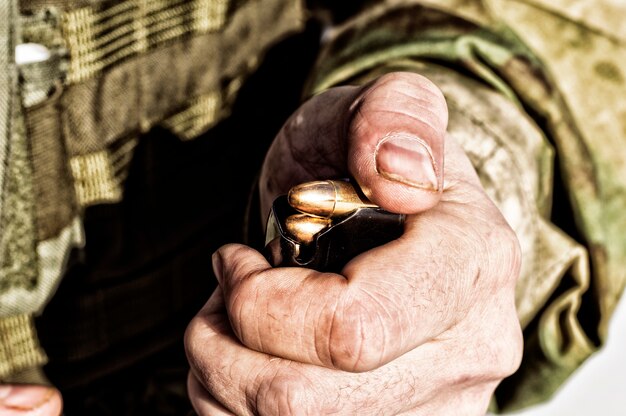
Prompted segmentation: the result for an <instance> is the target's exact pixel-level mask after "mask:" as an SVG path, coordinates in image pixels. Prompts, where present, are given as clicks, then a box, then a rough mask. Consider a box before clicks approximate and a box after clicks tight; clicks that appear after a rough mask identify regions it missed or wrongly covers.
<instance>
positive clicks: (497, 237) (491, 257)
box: [484, 220, 522, 290]
mask: <svg viewBox="0 0 626 416" xmlns="http://www.w3.org/2000/svg"><path fill="white" fill-rule="evenodd" d="M503 221H504V220H503ZM484 238H485V240H486V242H485V246H486V248H487V250H486V253H488V256H487V260H488V267H489V268H490V269H491V270H492V272H493V273H494V277H495V279H494V281H493V282H494V283H495V284H496V285H497V286H498V287H501V288H504V289H507V290H511V289H512V288H514V286H515V283H516V282H517V278H518V276H519V273H520V268H521V264H522V250H521V247H520V243H519V240H518V238H517V235H516V234H515V232H514V231H513V230H512V229H511V228H510V227H509V226H508V225H507V224H502V225H501V226H496V227H493V226H492V227H491V228H490V229H489V230H488V231H487V232H486V233H485V236H484Z"/></svg>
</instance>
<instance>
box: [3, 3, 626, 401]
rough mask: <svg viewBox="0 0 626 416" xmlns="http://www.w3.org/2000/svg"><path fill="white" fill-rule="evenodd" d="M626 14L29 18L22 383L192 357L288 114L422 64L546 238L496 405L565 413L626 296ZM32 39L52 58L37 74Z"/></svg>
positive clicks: (194, 8)
mask: <svg viewBox="0 0 626 416" xmlns="http://www.w3.org/2000/svg"><path fill="white" fill-rule="evenodd" d="M327 3H330V2H327ZM623 17H626V9H625V8H624V6H620V5H618V4H617V3H615V2H609V1H608V0H607V1H602V2H590V1H589V2H587V1H579V2H574V1H569V0H560V1H557V2H547V1H544V0H429V1H408V0H407V1H400V0H388V1H370V2H361V3H354V4H351V5H344V6H332V5H329V4H326V3H325V2H323V1H320V2H310V4H303V3H302V2H300V1H286V0H262V1H261V0H258V1H254V0H248V1H245V0H230V1H227V0H186V1H183V0H154V1H149V0H122V1H109V0H89V1H88V0H31V1H27V0H22V1H19V2H18V1H17V0H10V1H8V2H5V4H3V5H2V6H0V21H1V22H9V24H8V25H6V24H5V25H3V26H2V28H0V30H1V31H2V33H1V37H0V41H1V42H2V44H1V45H0V63H1V64H2V65H3V66H6V68H7V69H8V70H7V71H2V75H1V77H2V79H0V94H1V95H0V128H1V129H2V136H0V137H2V138H3V142H2V149H1V151H0V187H1V188H0V189H2V199H1V200H0V233H1V234H0V272H1V275H0V317H2V318H1V319H0V334H2V338H1V340H0V357H3V359H1V360H0V379H4V380H15V379H23V378H24V377H32V372H25V371H26V369H29V368H33V367H36V366H38V365H42V364H43V363H44V362H45V360H46V358H45V357H46V354H47V356H48V357H49V364H48V366H47V368H46V372H47V374H48V376H49V377H50V378H51V379H52V381H53V382H54V383H55V384H57V385H59V386H60V387H61V388H62V389H67V391H71V390H72V389H79V388H80V386H82V385H85V384H86V383H89V382H91V381H92V380H98V379H102V378H103V377H104V378H106V377H107V375H108V374H110V373H114V372H116V371H118V370H119V371H121V369H122V368H136V367H133V366H137V365H140V364H138V363H140V362H141V359H144V360H145V359H146V357H151V356H155V354H157V355H158V354H160V351H178V352H180V348H181V345H180V338H181V334H182V331H183V329H184V326H185V323H186V321H187V320H188V319H189V318H190V317H191V315H192V314H193V313H194V312H195V311H196V310H197V309H198V308H199V306H200V305H201V304H202V302H203V300H205V299H206V298H207V297H208V294H209V293H210V292H211V290H212V288H213V287H214V285H215V283H214V282H212V281H210V280H209V273H208V271H209V269H210V267H209V264H210V263H209V256H210V252H211V251H212V250H213V249H214V248H215V247H217V246H218V245H219V244H222V243H224V242H228V241H238V240H240V239H242V237H241V234H239V231H240V230H241V229H242V228H245V227H242V220H241V219H242V218H243V217H244V211H243V210H244V207H245V206H246V205H247V202H248V194H249V192H248V191H249V189H251V187H252V185H253V182H254V175H255V173H256V170H257V169H258V168H259V166H260V163H261V159H262V156H263V152H264V150H265V149H266V147H267V145H268V144H269V142H270V141H271V138H272V137H273V134H274V133H275V132H276V131H277V129H278V128H279V126H280V123H281V121H282V120H284V119H285V118H286V117H287V116H288V115H289V113H290V112H291V111H293V110H294V109H295V108H296V107H297V105H298V103H299V102H301V101H302V100H303V99H306V98H307V97H310V96H311V95H313V94H316V93H319V92H321V91H324V90H325V89H327V88H330V87H332V86H336V85H341V84H346V83H355V84H356V83H363V82H366V81H368V80H370V79H372V78H373V77H375V76H377V75H380V74H382V73H385V72H390V71H396V70H403V71H415V72H419V73H422V74H424V75H426V76H428V77H430V78H431V79H432V80H433V81H435V83H436V84H438V85H439V86H440V88H441V89H442V91H443V92H444V94H445V96H446V99H447V101H448V104H449V107H450V123H449V132H450V134H451V135H452V136H454V137H455V138H456V139H458V140H459V141H460V142H461V143H462V144H463V146H464V148H465V149H466V151H467V152H468V154H469V156H470V158H471V160H472V162H473V163H474V166H475V167H476V169H477V171H478V173H479V175H480V177H481V180H482V182H483V185H484V186H485V188H486V190H487V192H488V193H489V195H490V196H491V197H492V198H493V199H494V201H495V202H496V203H497V204H498V206H499V207H500V208H501V210H502V211H503V213H504V215H505V217H506V218H507V220H508V221H509V223H510V224H511V226H512V227H513V228H514V230H515V231H516V233H517V235H518V236H519V238H520V242H521V244H522V251H523V266H522V274H521V278H520V281H519V284H518V287H517V306H518V313H519V317H520V321H521V323H522V326H523V328H524V335H525V354H524V360H523V363H522V366H521V368H520V370H519V371H518V372H517V373H516V374H515V375H513V376H512V377H510V378H509V379H507V380H505V381H504V382H503V383H502V385H501V386H500V387H499V388H498V390H497V392H496V395H495V398H494V402H493V409H494V410H500V411H506V410H509V409H516V408H520V407H524V406H527V405H530V404H533V403H536V402H538V401H540V400H543V399H545V398H547V397H549V396H550V395H551V394H552V393H553V392H554V390H555V389H556V388H558V386H559V385H560V384H561V383H562V382H563V380H565V379H566V378H567V377H568V376H569V375H570V374H571V373H572V372H573V371H574V369H575V368H577V367H578V366H579V365H580V364H581V363H582V362H583V361H584V360H585V359H586V358H587V357H588V356H589V355H590V354H591V353H592V352H593V351H595V350H596V349H597V348H598V347H600V346H601V345H602V342H603V341H604V340H605V339H606V328H607V322H608V319H609V318H610V316H611V313H612V311H613V309H614V307H615V304H616V302H617V300H618V299H619V297H620V295H621V293H622V290H623V287H624V283H625V282H626V272H625V271H624V270H625V269H624V264H625V262H626V238H624V237H623V236H624V231H625V230H626V217H625V216H624V215H623V214H622V211H623V208H624V206H625V205H626V204H625V202H626V201H625V198H626V179H624V178H626V163H624V157H625V153H624V150H623V146H622V143H623V139H624V135H625V134H626V101H625V100H623V98H622V97H624V96H625V95H626V94H625V93H626V84H625V80H624V74H623V69H622V68H623V67H624V64H625V63H626V46H625V45H624V43H625V41H626V32H625V31H624V27H623V25H621V22H622V20H623ZM29 42H32V43H37V44H40V45H44V46H45V47H46V48H47V49H48V51H49V52H50V56H49V57H48V59H46V60H45V61H43V62H37V63H31V64H22V65H19V66H18V65H16V64H15V61H14V59H13V51H14V50H15V47H16V46H17V45H18V44H24V43H29ZM233 161H234V162H233ZM205 194H209V195H210V198H208V200H209V202H208V203H207V202H205V201H206V200H207V198H206V197H205ZM243 225H245V224H243ZM61 277H63V278H62V279H61ZM57 288H58V289H57ZM53 293H54V296H53V297H51V296H52V294H53ZM33 317H37V319H36V321H34V320H33ZM35 322H36V327H35ZM38 337H39V338H40V340H41V345H43V347H44V348H43V349H42V348H41V347H40V343H39V341H38ZM172 345H174V346H175V347H171V346H172ZM171 348H173V350H172V349H171ZM44 350H45V353H44ZM176 354H177V353H176V352H173V353H172V354H171V356H176ZM179 358H181V357H179ZM181 359H182V360H184V357H182V358H181ZM174 361H176V360H174ZM148 367H149V366H147V367H145V368H148ZM146 371H148V370H147V369H146ZM182 373H184V371H183V372H182ZM182 373H181V374H182ZM176 374H177V375H176V376H175V377H174V378H176V377H178V373H176ZM181 377H182V376H181ZM165 384H167V383H162V385H165ZM144 393H145V392H144ZM126 407H128V406H126ZM131 407H132V406H131Z"/></svg>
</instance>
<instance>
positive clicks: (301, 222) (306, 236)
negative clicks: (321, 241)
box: [285, 214, 331, 244]
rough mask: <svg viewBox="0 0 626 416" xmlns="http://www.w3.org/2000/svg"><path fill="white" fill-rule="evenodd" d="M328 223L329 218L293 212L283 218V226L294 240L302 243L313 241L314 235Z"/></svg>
mask: <svg viewBox="0 0 626 416" xmlns="http://www.w3.org/2000/svg"><path fill="white" fill-rule="evenodd" d="M330 223H331V220H329V219H328V218H319V217H311V216H309V215H306V214H295V215H291V216H289V217H287V218H286V219H285V228H286V231H287V232H288V233H289V234H291V236H292V237H293V238H294V239H295V240H296V241H298V242H300V243H302V244H311V243H312V242H313V241H315V235H316V234H317V233H319V232H320V231H322V230H323V229H324V228H326V227H328V226H329V225H330Z"/></svg>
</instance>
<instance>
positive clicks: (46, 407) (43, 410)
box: [0, 384, 63, 416]
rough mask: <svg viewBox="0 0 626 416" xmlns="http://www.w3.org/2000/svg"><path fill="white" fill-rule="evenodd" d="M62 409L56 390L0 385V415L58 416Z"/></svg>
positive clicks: (44, 387)
mask: <svg viewBox="0 0 626 416" xmlns="http://www.w3.org/2000/svg"><path fill="white" fill-rule="evenodd" d="M62 407H63V401H62V399H61V394H60V393H59V391H58V390H57V389H54V388H52V387H47V386H38V385H17V384H4V385H0V414H2V415H5V416H20V415H29V416H59V415H60V414H61V410H62Z"/></svg>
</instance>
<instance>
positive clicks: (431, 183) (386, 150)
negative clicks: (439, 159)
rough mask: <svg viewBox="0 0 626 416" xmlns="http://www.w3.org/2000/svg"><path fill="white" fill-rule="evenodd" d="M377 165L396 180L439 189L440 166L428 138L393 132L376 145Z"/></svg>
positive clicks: (377, 167)
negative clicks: (438, 174) (438, 173)
mask: <svg viewBox="0 0 626 416" xmlns="http://www.w3.org/2000/svg"><path fill="white" fill-rule="evenodd" d="M375 157H376V169H377V171H378V173H379V174H380V175H381V176H383V177H385V178H387V179H389V180H392V181H396V182H401V183H404V184H406V185H409V186H413V187H416V188H423V189H427V190H432V191H437V190H438V188H439V182H438V179H437V167H436V163H435V159H434V157H433V152H432V150H431V148H430V146H429V145H428V143H426V142H425V141H424V140H422V139H420V138H419V137H416V136H412V135H409V134H402V133H393V134H390V135H388V136H385V137H383V138H382V139H381V140H380V141H379V142H378V145H377V146H376V156H375Z"/></svg>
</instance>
